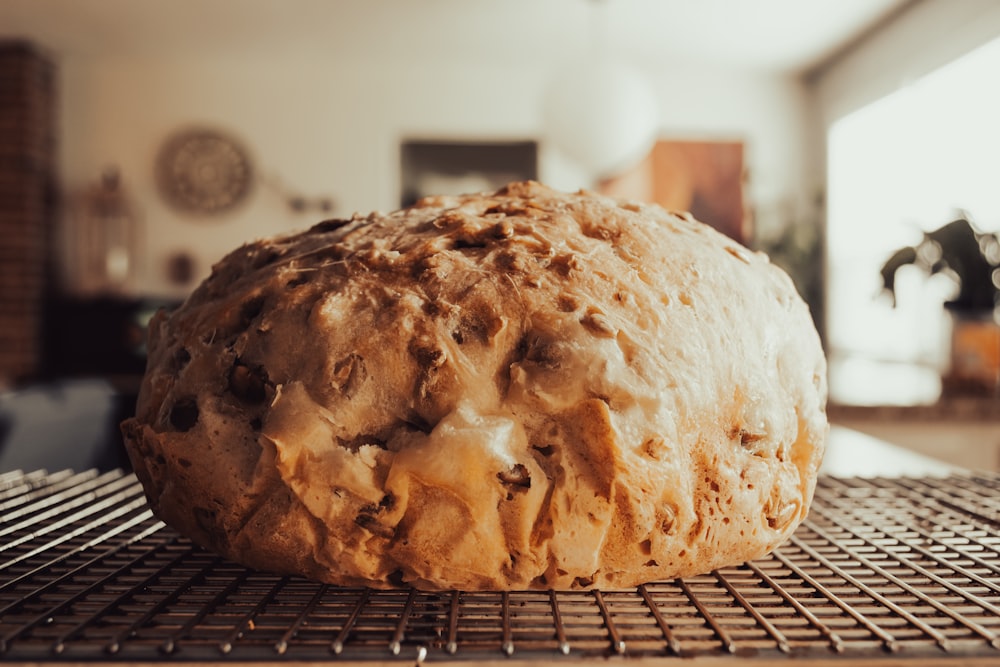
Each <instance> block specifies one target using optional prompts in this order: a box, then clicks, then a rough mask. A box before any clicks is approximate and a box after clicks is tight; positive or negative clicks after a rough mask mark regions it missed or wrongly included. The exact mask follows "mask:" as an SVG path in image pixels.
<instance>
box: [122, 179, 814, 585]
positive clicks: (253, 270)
mask: <svg viewBox="0 0 1000 667" xmlns="http://www.w3.org/2000/svg"><path fill="white" fill-rule="evenodd" d="M825 377H826V373H825V361H824V357H823V353H822V350H821V347H820V342H819V339H818V336H817V334H816V331H815V329H814V327H813V324H812V321H811V319H810V316H809V313H808V310H807V308H806V306H805V305H804V303H803V302H802V301H801V299H800V298H799V297H798V295H797V294H796V292H795V289H794V288H793V286H792V283H791V281H790V280H789V278H788V277H787V276H786V275H785V274H784V273H783V272H782V271H781V270H779V269H778V268H776V267H774V266H773V265H771V264H770V263H769V262H768V260H767V258H766V257H765V256H763V255H761V254H755V253H752V252H750V251H748V250H746V249H745V248H743V247H741V246H739V245H737V244H736V243H735V242H733V241H731V240H729V239H728V238H726V237H724V236H722V235H720V234H718V233H716V232H715V231H714V230H712V229H711V228H709V227H707V226H705V225H703V224H701V223H699V222H696V221H695V220H693V219H692V218H690V217H689V216H687V215H674V214H671V213H668V212H666V211H664V210H663V209H661V208H659V207H656V206H652V205H643V204H636V203H629V202H623V201H617V200H612V199H609V198H605V197H600V196H597V195H594V194H590V193H586V192H581V193H578V194H566V193H561V192H556V191H554V190H551V189H549V188H546V187H544V186H542V185H539V184H537V183H533V182H525V183H513V184H511V185H509V186H507V187H506V188H504V189H502V190H500V191H499V192H497V193H493V194H480V195H469V196H461V197H432V198H427V199H424V200H422V201H420V202H419V203H417V204H416V205H415V206H413V207H411V208H408V209H404V210H402V211H397V212H395V213H391V214H388V215H379V214H372V215H368V216H355V217H353V218H352V219H350V220H334V221H328V222H324V223H320V224H318V225H316V226H315V227H313V228H312V229H310V230H308V231H306V232H303V233H297V234H292V235H286V236H280V237H276V238H273V239H268V240H263V241H258V242H255V243H250V244H248V245H245V246H243V247H241V248H239V249H237V250H236V251H234V252H232V253H231V254H230V255H228V256H227V257H226V258H224V259H223V260H222V261H220V262H219V263H218V264H217V265H216V266H215V267H214V270H213V273H212V275H211V277H209V278H208V279H207V280H206V281H205V282H204V283H203V284H202V285H201V286H200V287H199V288H198V289H197V290H196V291H195V292H194V294H193V295H192V296H191V297H190V298H189V299H188V300H187V302H186V303H185V304H184V305H183V306H182V307H180V308H179V309H178V310H176V311H175V312H174V313H173V314H171V315H165V314H159V315H158V316H157V317H156V318H155V319H154V320H153V322H152V324H151V326H150V341H149V367H148V370H147V373H146V377H145V381H144V383H143V386H142V391H141V394H140V397H139V402H138V410H137V416H136V417H135V418H134V419H130V420H128V421H126V422H125V423H124V424H123V432H124V434H125V438H126V441H127V446H128V450H129V453H130V455H131V460H132V462H133V464H134V467H135V470H136V473H137V475H138V476H139V479H140V480H141V481H142V483H143V485H144V487H145V489H146V492H147V495H148V496H149V499H150V502H151V504H152V507H153V509H154V510H155V512H156V513H157V515H159V516H160V517H161V518H162V519H163V520H164V521H165V522H166V523H168V524H169V525H171V526H173V527H175V528H176V529H177V530H179V531H180V532H181V533H183V534H185V535H187V536H189V537H191V538H192V539H193V540H194V541H196V542H198V543H200V544H202V545H204V546H206V547H208V548H210V549H213V550H215V551H217V552H219V553H221V554H223V555H225V556H228V557H230V558H232V559H234V560H236V561H239V562H242V563H244V564H246V565H249V566H252V567H255V568H261V569H266V570H271V571H281V572H287V573H297V574H301V575H304V576H306V577H310V578H313V579H318V580H323V581H327V582H331V583H336V584H344V585H356V584H364V585H371V586H376V587H381V586H394V585H407V584H408V585H413V586H416V587H421V588H462V589H520V588H555V589H565V588H580V587H591V586H593V587H604V588H610V587H622V586H633V585H636V584H638V583H641V582H646V581H651V580H659V579H666V578H671V577H676V576H686V575H692V574H695V573H701V572H706V571H709V570H711V569H713V568H717V567H721V566H725V565H730V564H736V563H739V562H742V561H744V560H747V559H752V558H756V557H759V556H761V555H763V554H765V553H766V552H768V551H769V550H771V549H773V548H774V547H776V546H777V545H778V544H780V543H781V542H782V541H783V540H785V539H786V538H787V537H788V536H789V534H790V533H791V532H792V530H793V529H794V528H795V527H796V525H797V524H798V523H799V522H800V521H801V520H802V519H803V518H804V517H805V515H806V512H807V510H808V507H809V503H810V501H811V499H812V495H813V489H814V485H815V481H816V475H817V470H818V468H819V465H820V460H821V458H822V454H823V448H824V444H825V439H826V434H827V422H826V417H825V400H826V384H825V382H826V381H825Z"/></svg>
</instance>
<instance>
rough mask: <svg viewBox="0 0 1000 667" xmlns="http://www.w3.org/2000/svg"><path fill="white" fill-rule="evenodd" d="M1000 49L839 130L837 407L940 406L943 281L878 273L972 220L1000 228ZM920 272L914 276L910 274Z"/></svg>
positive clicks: (832, 190) (835, 140)
mask: <svg viewBox="0 0 1000 667" xmlns="http://www.w3.org/2000/svg"><path fill="white" fill-rule="evenodd" d="M998 81H1000V40H996V41H994V42H992V43H990V44H987V45H986V46H983V47H981V48H979V49H977V50H975V51H973V52H972V53H970V54H968V55H966V56H965V57H963V58H961V59H959V60H957V61H955V62H953V63H951V64H949V65H947V66H946V67H943V68H941V69H939V70H937V71H935V72H932V73H931V74H929V75H927V76H926V77H924V78H922V79H920V80H918V81H916V82H913V83H911V84H909V85H907V86H905V87H903V88H901V89H900V90H898V91H897V92H895V93H893V94H892V95H889V96H887V97H884V98H882V99H881V100H879V101H877V102H875V103H873V104H871V105H869V106H867V107H864V108H862V109H860V110H858V111H856V112H854V113H852V114H850V115H848V116H845V117H844V118H842V119H840V120H839V121H837V122H836V123H835V124H834V125H833V126H831V128H830V130H829V134H828V146H829V209H828V222H827V258H828V259H827V277H828V283H827V285H828V287H827V343H828V349H829V357H830V397H831V400H832V401H834V402H840V403H846V404H917V403H929V402H933V401H934V400H936V399H937V398H938V396H939V394H940V379H939V378H940V371H941V369H942V366H943V364H944V363H945V361H946V359H947V344H948V343H947V340H948V339H947V333H948V320H947V318H946V317H945V315H944V311H943V310H942V304H943V302H944V301H945V300H947V299H948V298H949V296H951V295H952V294H953V293H954V291H955V285H954V284H953V283H952V282H951V281H950V279H949V278H947V277H946V276H944V275H937V276H934V277H933V278H931V279H928V277H927V276H926V275H925V274H923V273H922V272H920V271H919V270H918V269H916V268H913V267H904V268H903V269H902V270H900V272H899V273H898V274H897V283H896V286H897V290H896V291H897V305H896V307H895V308H893V307H892V304H891V299H890V298H889V296H888V295H886V294H880V291H881V287H882V280H881V275H880V271H879V270H880V268H881V266H882V264H883V263H884V262H885V261H886V260H887V259H888V258H889V256H891V255H892V253H893V252H894V251H895V250H896V249H898V248H900V247H903V246H909V245H915V244H916V243H918V242H919V241H920V239H921V237H922V232H924V231H930V230H932V229H936V228H938V227H940V226H941V225H943V224H945V223H947V222H949V221H951V220H953V219H955V218H956V217H958V216H960V215H967V216H968V217H969V219H970V220H971V221H972V222H973V224H975V225H976V227H977V228H978V229H979V230H980V231H997V230H1000V85H998ZM911 268H912V269H913V270H912V271H910V270H909V269H911Z"/></svg>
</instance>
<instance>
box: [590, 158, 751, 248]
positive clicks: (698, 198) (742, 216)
mask: <svg viewBox="0 0 1000 667" xmlns="http://www.w3.org/2000/svg"><path fill="white" fill-rule="evenodd" d="M743 154H744V146H743V142H742V141H687V140H673V139H664V140H661V141H657V142H656V144H655V145H654V146H653V148H652V150H651V151H650V152H649V155H647V156H646V158H645V159H644V160H643V161H642V162H641V163H639V164H638V165H636V166H635V167H633V168H632V169H630V170H628V171H627V172H625V173H623V174H619V175H617V176H615V177H613V178H609V179H606V180H605V181H603V182H602V183H601V184H600V186H599V187H598V189H599V190H600V191H601V192H604V193H606V194H610V195H614V196H619V197H626V198H629V199H636V200H639V201H649V202H656V203H657V204H660V205H661V206H663V207H664V208H666V209H667V210H670V211H689V212H690V213H691V214H692V215H693V216H694V217H695V218H697V219H698V220H700V221H701V222H704V223H706V224H709V225H712V226H713V227H715V228H716V229H718V230H719V231H720V232H722V233H723V234H726V235H727V236H729V237H730V238H732V239H735V240H736V241H738V242H740V243H742V244H744V245H749V244H750V241H751V236H752V229H751V224H750V217H749V216H748V215H747V210H746V204H745V201H744V192H743V185H744V178H745V168H744V156H743Z"/></svg>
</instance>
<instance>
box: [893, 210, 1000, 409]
mask: <svg viewBox="0 0 1000 667" xmlns="http://www.w3.org/2000/svg"><path fill="white" fill-rule="evenodd" d="M907 264H912V265H915V266H917V267H919V268H921V269H923V270H924V271H925V272H926V273H927V274H928V275H933V274H936V273H947V274H948V275H950V276H951V277H952V278H953V279H954V280H955V282H956V283H957V286H958V293H957V294H956V295H955V297H954V298H952V299H949V300H948V301H946V302H945V303H944V308H945V311H946V312H947V313H948V314H950V316H951V320H952V334H951V363H950V368H949V369H948V371H947V372H946V373H945V375H944V377H943V378H942V380H943V386H944V390H945V392H947V393H969V392H973V393H977V394H994V395H995V394H997V393H998V392H1000V324H998V322H997V317H996V313H997V312H998V308H1000V235H998V234H990V233H983V232H980V231H978V230H977V229H976V228H975V227H974V226H973V225H972V223H971V222H969V220H968V219H967V218H966V217H965V216H963V217H960V218H958V219H956V220H953V221H951V222H949V223H947V224H946V225H944V226H942V227H940V228H939V229H936V230H934V231H932V232H925V233H924V238H923V239H922V240H921V241H920V243H918V244H917V245H915V246H907V247H904V248H900V249H899V250H897V251H896V252H895V253H893V254H892V256H891V257H890V258H889V259H888V260H887V261H886V262H885V264H884V265H883V266H882V270H881V273H882V285H883V288H884V290H885V291H887V292H888V293H889V294H890V295H891V296H892V299H893V304H894V305H895V298H896V292H895V279H896V271H898V270H899V268H900V267H902V266H904V265H907Z"/></svg>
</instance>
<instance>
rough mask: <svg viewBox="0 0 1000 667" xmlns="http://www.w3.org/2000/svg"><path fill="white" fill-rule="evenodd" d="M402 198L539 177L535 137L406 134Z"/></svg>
mask: <svg viewBox="0 0 1000 667" xmlns="http://www.w3.org/2000/svg"><path fill="white" fill-rule="evenodd" d="M400 170H401V178H400V183H401V189H402V192H401V193H400V204H401V205H402V206H409V205H410V204H412V203H414V202H415V201H417V200H418V199H420V198H421V197H425V196H427V195H455V194H465V193H471V192H484V191H489V190H496V189H498V188H500V187H501V186H503V185H506V184H507V183H510V182H511V181H523V180H526V179H537V178H538V144H537V142H535V141H475V142H472V141H457V140H455V141H451V140H445V141H429V140H420V139H409V140H405V141H403V142H402V143H401V145H400Z"/></svg>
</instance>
